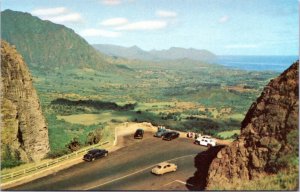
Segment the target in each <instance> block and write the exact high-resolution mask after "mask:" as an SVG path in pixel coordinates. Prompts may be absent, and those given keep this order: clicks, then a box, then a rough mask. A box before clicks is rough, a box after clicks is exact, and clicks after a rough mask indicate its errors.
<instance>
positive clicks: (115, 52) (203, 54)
mask: <svg viewBox="0 0 300 192" xmlns="http://www.w3.org/2000/svg"><path fill="white" fill-rule="evenodd" d="M93 46H94V48H95V49H97V50H98V51H100V52H102V53H105V54H107V55H109V56H113V57H123V58H127V59H139V60H147V61H164V60H177V59H190V60H195V61H204V62H213V61H214V60H215V59H216V55H214V54H213V53H211V52H209V51H207V50H198V49H193V48H190V49H185V48H180V47H171V48H170V49H167V50H151V51H145V50H142V49H141V48H139V47H137V46H132V47H123V46H118V45H111V44H94V45H93Z"/></svg>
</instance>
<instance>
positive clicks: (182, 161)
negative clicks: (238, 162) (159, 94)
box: [7, 133, 207, 191]
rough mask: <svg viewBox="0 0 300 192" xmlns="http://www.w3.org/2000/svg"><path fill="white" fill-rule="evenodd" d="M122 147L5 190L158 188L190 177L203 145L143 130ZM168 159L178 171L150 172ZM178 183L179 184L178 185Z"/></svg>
mask: <svg viewBox="0 0 300 192" xmlns="http://www.w3.org/2000/svg"><path fill="white" fill-rule="evenodd" d="M120 140H123V145H124V147H123V148H121V149H119V150H117V151H115V152H112V153H110V154H109V155H108V156H107V157H104V158H101V159H98V160H96V161H93V162H84V161H83V162H82V163H79V164H77V165H74V166H72V167H70V168H68V169H65V170H62V171H58V172H56V173H53V174H51V175H48V176H46V177H43V178H40V179H37V180H34V181H31V182H29V183H26V184H22V185H19V186H16V187H13V188H9V189H7V190H31V191H32V190H147V189H148V190H160V189H168V187H172V185H174V184H175V185H181V187H183V188H181V189H186V188H185V184H184V182H185V181H186V180H187V179H188V178H189V177H191V176H193V174H194V172H195V170H196V168H195V167H194V157H195V156H196V155H197V154H198V153H200V152H202V151H204V150H206V149H207V148H206V147H202V146H199V145H194V144H193V141H192V140H191V139H186V138H178V139H175V140H172V141H164V140H162V139H160V138H155V137H153V136H152V134H151V133H145V136H144V139H142V140H134V139H133V138H132V135H129V136H126V137H124V138H123V139H121V138H120ZM166 160H171V162H174V163H176V164H178V170H177V171H176V172H174V173H169V174H166V175H163V176H155V175H153V174H151V173H150V170H151V168H152V166H154V165H155V164H157V163H160V162H162V161H166ZM180 183H181V184H180Z"/></svg>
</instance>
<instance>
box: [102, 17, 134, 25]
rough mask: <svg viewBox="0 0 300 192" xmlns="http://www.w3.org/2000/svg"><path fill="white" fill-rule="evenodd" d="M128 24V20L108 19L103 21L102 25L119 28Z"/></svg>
mask: <svg viewBox="0 0 300 192" xmlns="http://www.w3.org/2000/svg"><path fill="white" fill-rule="evenodd" d="M127 23H128V19H126V18H123V17H116V18H111V19H106V20H104V21H102V22H101V23H100V24H101V25H103V26H118V25H124V24H127Z"/></svg>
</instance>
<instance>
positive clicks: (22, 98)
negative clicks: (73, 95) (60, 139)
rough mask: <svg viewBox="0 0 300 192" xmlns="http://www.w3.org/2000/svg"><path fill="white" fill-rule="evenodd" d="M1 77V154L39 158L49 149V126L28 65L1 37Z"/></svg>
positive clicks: (24, 159)
mask: <svg viewBox="0 0 300 192" xmlns="http://www.w3.org/2000/svg"><path fill="white" fill-rule="evenodd" d="M1 81H2V83H1V93H2V95H1V120H2V121H1V146H2V147H1V158H2V160H3V158H7V157H5V156H10V157H14V158H17V159H18V160H20V161H24V162H30V161H38V160H40V159H41V158H43V157H44V156H45V155H46V153H47V152H48V151H49V140H48V128H47V125H46V122H45V119H44V116H43V114H42V111H41V106H40V103H39V100H38V96H37V93H36V91H35V89H34V88H33V86H32V77H31V75H30V74H29V71H28V68H27V66H26V64H25V63H24V61H23V58H22V56H21V55H20V54H18V53H17V51H16V50H15V48H14V47H12V46H10V45H9V44H8V43H7V42H5V41H1ZM7 149H9V150H7ZM5 150H6V151H5ZM8 151H9V153H10V154H7V153H8Z"/></svg>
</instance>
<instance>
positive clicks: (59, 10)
mask: <svg viewBox="0 0 300 192" xmlns="http://www.w3.org/2000/svg"><path fill="white" fill-rule="evenodd" d="M31 13H32V14H33V15H38V16H50V15H59V14H65V13H68V10H67V9H66V8H65V7H55V8H44V9H43V8H42V9H34V10H33V11H31Z"/></svg>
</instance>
